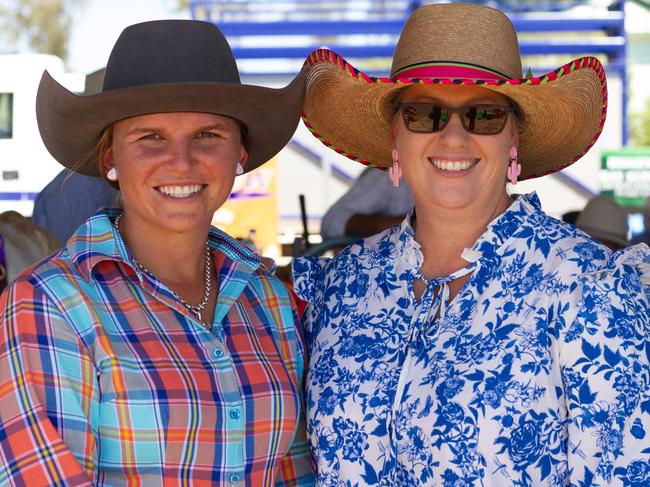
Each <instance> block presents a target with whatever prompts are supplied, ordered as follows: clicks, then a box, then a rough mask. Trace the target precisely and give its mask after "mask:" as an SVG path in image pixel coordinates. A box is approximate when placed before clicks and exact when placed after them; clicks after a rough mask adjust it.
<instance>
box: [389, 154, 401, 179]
mask: <svg viewBox="0 0 650 487" xmlns="http://www.w3.org/2000/svg"><path fill="white" fill-rule="evenodd" d="M391 156H392V158H393V165H392V167H389V168H388V177H389V178H390V180H391V181H392V182H393V186H394V187H396V188H397V187H399V179H400V178H401V177H402V168H401V167H400V166H399V158H398V153H397V149H393V152H392V153H391Z"/></svg>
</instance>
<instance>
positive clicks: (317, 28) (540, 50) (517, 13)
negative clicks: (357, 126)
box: [190, 0, 628, 144]
mask: <svg viewBox="0 0 650 487" xmlns="http://www.w3.org/2000/svg"><path fill="white" fill-rule="evenodd" d="M470 1H471V0H470ZM464 2H465V3H467V2H468V0H464ZM426 3H435V2H431V1H429V2H427V1H422V0H193V1H191V2H190V11H191V14H192V17H193V18H195V19H200V20H207V21H210V22H213V23H215V24H216V25H217V26H218V27H219V28H220V29H221V30H222V31H223V32H224V33H225V35H226V36H227V37H228V40H229V41H230V42H231V45H232V46H233V51H234V53H235V57H236V58H237V59H238V60H240V61H242V60H244V61H249V60H265V61H269V60H284V61H287V60H289V61H290V60H293V61H294V64H293V65H291V64H287V63H286V62H285V63H284V64H283V63H280V64H279V66H281V67H282V66H284V70H283V69H282V68H280V69H279V70H278V69H277V68H276V69H273V70H271V69H269V70H267V71H262V72H259V71H258V72H256V73H255V74H259V75H266V76H271V75H283V74H284V75H288V74H295V72H297V71H298V69H299V67H300V64H296V63H301V62H302V61H303V60H304V59H305V58H306V57H307V55H308V54H309V53H310V52H311V51H313V50H314V49H318V48H321V47H327V48H329V49H332V50H334V51H336V52H337V53H339V54H340V55H342V56H343V57H344V58H346V59H348V60H352V62H353V64H354V65H355V66H357V67H359V68H360V69H363V70H364V71H365V72H368V73H369V74H372V75H376V76H385V75H386V74H387V71H388V69H389V64H388V61H387V60H388V59H390V58H391V56H392V54H393V50H394V48H395V42H396V39H397V36H398V34H399V32H400V31H401V29H402V26H403V25H404V22H405V20H406V18H407V17H408V16H409V14H410V13H411V12H412V11H413V10H414V9H416V8H418V7H419V6H420V5H422V4H426ZM471 3H477V4H484V5H490V6H495V7H498V8H500V9H502V10H504V11H505V12H506V13H507V14H508V15H509V16H510V18H511V19H512V21H513V23H514V25H515V27H516V29H517V32H518V33H519V34H520V49H521V54H522V56H524V58H526V56H533V58H531V59H533V60H534V62H535V64H533V65H532V66H531V68H532V71H533V73H535V74H538V73H539V74H541V73H542V72H544V71H547V70H548V69H551V68H552V67H556V66H557V65H558V63H557V62H554V63H548V65H543V61H541V59H543V56H556V58H557V57H558V56H560V57H561V56H566V57H567V60H568V59H569V58H572V57H577V56H582V55H592V56H597V57H599V58H600V59H601V61H602V62H603V64H605V67H606V69H607V71H608V72H616V73H617V74H618V75H619V76H620V77H621V80H622V86H623V90H622V100H621V106H622V110H623V116H622V120H623V123H622V127H621V130H622V142H623V144H627V140H628V126H627V88H626V84H627V83H626V44H627V40H626V36H625V15H624V7H625V0H617V1H611V2H609V4H608V5H607V6H606V7H605V8H604V7H603V2H598V3H597V5H596V4H595V5H594V6H592V5H591V3H592V2H588V1H576V0H565V1H562V0H555V1H552V0H528V1H526V0H524V1H520V0H518V1H514V0H501V1H485V0H483V1H481V0H474V1H473V2H471ZM382 60H384V63H383V64H382V62H381V61H382ZM258 65H260V66H269V63H268V62H267V63H258ZM287 66H291V67H290V68H287ZM262 69H263V70H264V68H262ZM242 74H244V75H246V74H249V73H247V71H246V69H243V70H242Z"/></svg>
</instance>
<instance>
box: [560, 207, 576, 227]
mask: <svg viewBox="0 0 650 487" xmlns="http://www.w3.org/2000/svg"><path fill="white" fill-rule="evenodd" d="M579 216H580V210H571V211H567V212H566V213H562V221H563V222H565V223H570V224H571V225H575V224H576V221H577V220H578V217H579Z"/></svg>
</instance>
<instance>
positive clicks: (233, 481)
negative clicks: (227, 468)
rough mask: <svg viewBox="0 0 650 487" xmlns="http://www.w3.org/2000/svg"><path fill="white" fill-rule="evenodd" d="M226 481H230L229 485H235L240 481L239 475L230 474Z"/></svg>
mask: <svg viewBox="0 0 650 487" xmlns="http://www.w3.org/2000/svg"><path fill="white" fill-rule="evenodd" d="M228 480H229V481H230V483H231V484H236V483H237V482H239V481H240V480H241V475H239V474H238V473H231V474H230V477H228Z"/></svg>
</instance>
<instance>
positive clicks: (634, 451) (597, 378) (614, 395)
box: [561, 266, 650, 486]
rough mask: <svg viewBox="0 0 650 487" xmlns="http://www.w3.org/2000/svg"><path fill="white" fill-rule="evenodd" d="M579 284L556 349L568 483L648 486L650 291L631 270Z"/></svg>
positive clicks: (649, 477) (649, 481) (649, 457)
mask: <svg viewBox="0 0 650 487" xmlns="http://www.w3.org/2000/svg"><path fill="white" fill-rule="evenodd" d="M622 267H623V266H622ZM577 289H579V291H578V292H579V294H580V295H581V296H580V298H579V302H580V304H581V306H580V308H579V310H578V314H577V317H576V320H575V322H574V323H573V324H572V326H571V327H570V328H569V330H568V332H567V334H566V335H565V337H564V341H565V344H564V345H563V351H562V354H561V360H562V376H563V377H562V378H563V382H564V385H565V390H566V398H567V413H568V420H569V421H568V433H569V443H568V459H569V465H568V467H569V472H570V477H571V481H572V485H592V482H593V483H595V484H598V485H603V484H605V483H607V485H610V484H611V485H630V486H631V485H634V486H636V485H639V486H640V485H650V448H649V447H648V445H649V444H650V443H649V442H650V366H649V364H648V352H647V351H648V350H650V343H649V340H648V339H649V335H648V333H649V331H650V304H649V303H648V296H646V295H645V293H644V291H643V289H642V287H641V281H640V280H639V276H638V275H636V274H635V273H634V271H632V270H630V268H628V269H627V270H626V269H623V268H621V269H617V270H614V271H612V273H611V274H609V273H605V272H602V273H600V274H599V275H594V276H588V278H585V279H583V280H582V281H581V282H580V283H579V285H578V288H577ZM635 479H636V480H639V479H641V481H640V483H634V481H635Z"/></svg>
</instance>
